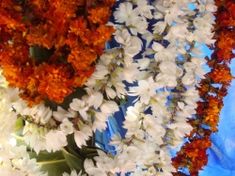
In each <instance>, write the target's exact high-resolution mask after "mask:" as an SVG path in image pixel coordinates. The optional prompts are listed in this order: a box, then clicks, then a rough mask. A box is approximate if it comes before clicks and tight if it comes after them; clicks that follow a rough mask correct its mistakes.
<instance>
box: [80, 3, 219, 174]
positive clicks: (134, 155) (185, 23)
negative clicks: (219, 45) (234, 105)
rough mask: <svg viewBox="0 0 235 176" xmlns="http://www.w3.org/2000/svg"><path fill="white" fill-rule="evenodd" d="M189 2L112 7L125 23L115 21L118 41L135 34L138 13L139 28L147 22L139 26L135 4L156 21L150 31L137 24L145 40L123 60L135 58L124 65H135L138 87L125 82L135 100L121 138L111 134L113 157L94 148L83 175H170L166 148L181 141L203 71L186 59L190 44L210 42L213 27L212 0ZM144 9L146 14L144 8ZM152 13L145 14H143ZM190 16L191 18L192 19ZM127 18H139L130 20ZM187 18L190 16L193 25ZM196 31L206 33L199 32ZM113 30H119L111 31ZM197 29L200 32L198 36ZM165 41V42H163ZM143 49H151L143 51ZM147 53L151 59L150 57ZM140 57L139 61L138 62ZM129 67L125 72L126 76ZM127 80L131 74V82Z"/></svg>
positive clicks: (191, 49) (197, 63) (189, 57)
mask: <svg viewBox="0 0 235 176" xmlns="http://www.w3.org/2000/svg"><path fill="white" fill-rule="evenodd" d="M189 3H192V2H191V1H190V2H189V1H187V2H179V1H177V2H174V3H173V2H172V3H170V2H166V1H157V2H156V3H155V4H151V3H147V2H145V3H143V1H136V2H135V3H134V2H133V3H130V2H123V3H121V4H120V5H119V7H118V9H117V11H116V12H114V17H115V19H117V22H120V23H122V25H123V23H124V25H125V26H124V27H123V26H121V27H122V29H123V28H124V30H122V31H121V32H120V33H121V35H119V36H118V37H117V36H116V40H117V41H118V42H122V43H121V44H123V43H124V42H125V41H130V40H131V39H129V36H130V35H133V36H135V35H136V31H134V32H133V30H134V29H136V28H137V27H135V26H134V25H136V24H138V22H139V21H141V20H140V19H141V18H142V19H143V20H142V23H141V22H139V23H141V24H142V25H141V27H143V26H145V29H147V27H149V25H150V24H147V25H144V24H145V22H146V21H147V22H148V20H144V16H143V14H142V13H141V12H140V10H139V9H145V14H151V12H153V14H154V15H155V16H154V18H155V19H161V20H160V21H158V22H156V23H155V24H154V30H153V31H151V33H152V34H151V33H150V31H147V30H146V31H145V32H143V30H142V28H141V31H139V33H138V32H137V35H138V36H141V37H140V38H141V39H142V41H145V42H146V43H144V44H143V48H144V49H143V50H144V53H139V55H141V56H139V57H137V58H136V59H134V60H131V58H128V56H126V59H128V60H130V61H129V62H134V63H136V60H137V63H138V64H139V65H138V66H137V67H134V68H133V66H132V67H131V68H130V69H129V70H130V71H131V72H133V70H134V69H135V68H139V71H141V76H142V77H139V78H138V79H137V84H138V86H136V84H134V85H132V86H131V87H129V95H131V96H136V103H135V104H134V105H133V106H130V107H128V109H127V112H126V116H125V121H124V123H123V126H124V128H125V129H127V132H126V135H125V138H124V139H121V137H120V136H118V135H116V136H114V137H113V140H112V141H111V144H113V145H115V147H116V152H117V153H116V155H115V156H110V155H106V154H105V153H103V152H101V151H100V152H98V154H99V156H98V157H95V158H94V159H95V163H93V161H92V160H85V163H84V164H85V165H84V167H85V170H86V172H87V173H88V174H89V175H115V173H119V174H121V175H124V174H125V173H128V174H130V175H171V172H173V171H174V168H173V167H172V165H171V160H170V157H171V156H170V151H169V147H175V146H177V144H180V143H182V141H183V136H184V135H185V134H189V133H190V130H191V129H192V127H191V126H190V125H188V124H187V123H186V121H187V118H191V117H192V116H193V114H195V113H196V112H195V108H196V106H197V101H198V100H199V95H198V92H197V91H196V89H195V85H196V84H197V83H198V81H199V79H200V78H202V77H203V75H204V72H203V70H202V68H201V66H202V64H203V60H200V59H199V58H192V55H193V54H192V53H194V55H196V54H197V53H198V51H196V48H195V43H196V42H206V44H212V43H213V42H214V40H212V36H213V35H212V34H211V33H210V31H211V29H212V27H213V26H212V24H213V15H212V12H213V11H214V10H215V7H214V5H213V1H210V2H206V3H204V2H197V3H195V9H194V10H190V9H189V8H188V4H189ZM203 7H204V8H203ZM147 9H148V10H149V11H148V12H149V13H147V12H146V11H147ZM136 13H137V15H136ZM123 14H126V15H123ZM176 14H177V15H176ZM136 16H137V17H136ZM152 17H153V16H151V15H148V16H146V18H147V19H148V18H150V19H151V18H152ZM195 17H197V18H196V19H194V18H195ZM133 19H134V20H135V19H139V21H138V22H136V21H135V23H133V22H132V20H133ZM192 20H195V21H194V24H192ZM204 20H206V21H207V23H208V21H209V24H208V25H207V26H206V27H205V26H203V27H202V24H203V23H204V22H205V21H204ZM119 26H120V24H119ZM150 26H151V25H150ZM193 26H194V27H195V28H196V29H194V28H193ZM126 27H127V28H128V30H126V29H125V28H126ZM133 28H134V29H133ZM136 30H137V31H138V28H137V29H136ZM202 30H204V31H206V32H205V33H202V32H201V31H202ZM128 31H129V32H128ZM118 32H119V30H117V32H116V33H118ZM197 34H200V37H199V36H198V35H197ZM203 34H204V35H205V36H204V37H201V36H202V35H203ZM152 36H154V37H152ZM121 37H122V38H121ZM203 39H205V40H203ZM166 41H167V42H169V43H168V44H166V43H165V42H166ZM147 48H150V49H151V50H150V51H148V49H147ZM124 51H125V49H124ZM146 51H148V52H146ZM152 54H154V58H152V57H151V55H152ZM179 55H180V56H179ZM141 57H142V58H144V60H143V59H141V61H140V62H138V61H139V60H138V58H141ZM130 71H129V75H132V74H131V72H130ZM134 71H135V72H134V73H135V74H134V75H139V74H138V70H136V69H135V70H134ZM143 78H144V79H143ZM133 80H134V79H133V78H132V79H131V83H132V82H133ZM127 82H129V79H127ZM143 153H144V156H143Z"/></svg>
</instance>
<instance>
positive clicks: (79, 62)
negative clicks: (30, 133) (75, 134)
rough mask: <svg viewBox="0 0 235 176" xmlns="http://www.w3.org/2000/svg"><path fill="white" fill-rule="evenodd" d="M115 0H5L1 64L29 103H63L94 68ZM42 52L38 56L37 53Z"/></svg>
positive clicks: (0, 10)
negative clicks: (44, 101)
mask: <svg viewBox="0 0 235 176" xmlns="http://www.w3.org/2000/svg"><path fill="white" fill-rule="evenodd" d="M114 2H115V0H102V1H100V0H69V1H68V0H30V1H24V0H1V1H0V66H1V68H2V70H3V74H4V76H5V77H6V79H7V81H8V82H9V86H12V87H17V88H19V89H20V90H21V97H22V98H24V99H25V100H27V101H28V104H29V105H33V104H35V103H39V102H40V101H42V100H45V99H49V100H51V101H54V102H56V103H62V102H63V100H64V98H65V97H66V96H68V95H69V94H71V93H72V92H73V91H74V89H76V88H77V87H81V86H82V85H83V84H84V82H85V81H86V80H87V78H88V77H89V76H90V75H91V74H92V73H93V71H94V64H95V61H96V59H97V57H98V56H100V55H101V54H102V52H103V49H104V46H105V43H106V41H107V40H109V39H110V38H111V35H112V33H113V32H114V29H113V28H112V27H111V26H107V25H106V23H107V22H108V19H109V16H110V14H111V7H112V6H113V4H114ZM37 55H38V56H37Z"/></svg>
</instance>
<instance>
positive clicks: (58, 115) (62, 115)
mask: <svg viewBox="0 0 235 176" xmlns="http://www.w3.org/2000/svg"><path fill="white" fill-rule="evenodd" d="M52 115H53V117H54V118H55V119H56V120H57V121H59V122H62V121H63V120H64V119H66V118H74V117H75V116H76V113H75V111H73V110H71V109H69V110H68V111H66V110H65V109H63V108H62V107H60V106H58V107H57V111H53V113H52Z"/></svg>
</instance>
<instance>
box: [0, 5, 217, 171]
mask: <svg viewBox="0 0 235 176" xmlns="http://www.w3.org/2000/svg"><path fill="white" fill-rule="evenodd" d="M102 2H103V3H102ZM102 2H101V1H99V0H88V1H84V0H74V1H71V2H67V1H65V0H64V1H63V0H56V1H41V0H33V1H30V2H28V1H27V2H26V1H17V2H16V1H11V0H3V1H1V4H0V15H1V16H0V34H1V35H0V36H1V42H0V44H1V48H0V50H1V53H0V65H1V68H2V72H3V74H2V76H1V83H2V84H1V89H0V92H1V101H0V103H1V105H2V106H1V108H2V109H1V115H0V124H1V125H0V130H1V132H2V131H3V132H4V133H0V141H2V142H3V143H2V144H1V145H0V151H1V152H0V154H1V155H0V156H1V157H2V155H3V156H4V152H5V150H8V146H10V144H8V142H9V139H11V140H12V139H17V141H14V140H13V141H14V142H13V143H14V147H15V148H16V149H17V151H16V155H17V157H15V155H13V156H11V157H2V158H3V159H0V167H1V168H2V169H4V171H5V173H9V172H16V173H17V172H19V173H21V174H22V175H27V174H28V175H29V174H31V175H36V176H44V175H47V173H45V172H48V175H53V174H54V175H56V174H57V175H56V176H58V175H63V176H68V175H71V176H77V175H79V176H81V175H90V176H92V175H95V176H105V175H109V176H110V175H116V174H121V175H125V174H127V173H128V174H130V175H137V176H138V175H141V176H142V175H164V176H168V175H172V172H176V170H175V169H174V167H173V165H172V163H171V154H170V150H171V149H172V148H173V149H174V148H176V147H177V146H178V145H179V144H181V143H182V142H183V140H184V136H185V135H187V134H189V133H190V131H191V130H192V129H193V128H192V126H191V125H193V124H189V123H187V120H188V119H189V118H190V119H193V118H194V116H195V114H196V111H195V109H196V108H197V105H198V104H197V102H198V101H199V93H200V92H199V91H198V90H196V85H198V83H199V81H200V79H201V78H204V74H205V72H204V71H203V69H202V65H203V64H204V62H205V61H204V60H203V58H201V56H200V52H202V51H201V49H200V48H198V47H197V45H198V44H200V43H205V44H207V45H211V44H213V42H214V40H213V39H212V37H213V33H211V31H212V28H213V18H214V17H213V14H212V13H213V12H214V11H215V9H216V8H215V5H214V1H213V0H207V1H200V0H196V1H195V0H184V1H177V0H173V1H168V0H158V1H148V0H135V1H128V0H122V1H117V2H116V6H115V10H114V13H113V18H114V19H113V20H111V21H112V22H109V23H108V26H107V25H106V22H107V20H108V18H109V15H110V8H111V6H112V5H113V3H114V1H113V0H105V1H102ZM28 3H29V4H28ZM14 14H15V15H14ZM23 17H24V18H26V17H27V18H26V19H24V18H23ZM38 18H39V19H38ZM62 19H64V20H62ZM22 21H26V22H22ZM59 26H60V27H61V28H59ZM111 26H112V27H111ZM114 29H115V31H116V32H115V33H114V34H113V35H114V40H113V42H115V46H116V47H115V48H113V49H106V51H105V52H104V53H103V54H102V52H103V48H104V43H105V42H106V41H107V40H108V39H109V38H110V37H111V33H112V32H113V31H114ZM43 31H44V32H45V31H48V32H49V33H41V32H43ZM4 36H6V38H4ZM13 39H14V40H13ZM11 49H12V50H11ZM37 52H40V53H46V60H43V59H45V58H40V57H41V55H40V57H38V56H37ZM51 52H52V53H53V54H51ZM23 56H26V57H23ZM29 56H30V57H29ZM97 56H100V57H99V59H98V60H97V61H96V59H97V58H98V57H97ZM32 58H33V59H34V60H33V59H32ZM24 59H26V60H24ZM41 59H42V60H41ZM16 61H17V62H16ZM94 64H95V65H94ZM27 69H33V71H27ZM37 70H40V71H39V72H40V74H39V73H38V72H37ZM71 70H72V72H71ZM41 71H42V72H41ZM34 73H35V74H34ZM38 75H39V76H38ZM83 76H84V77H83ZM26 78H27V79H26ZM67 78H68V79H67ZM28 86H29V87H28ZM81 86H82V87H81ZM78 87H79V88H78ZM75 88H76V90H77V91H75V92H74V89H75ZM72 92H74V93H73V94H71V93H72ZM69 94H71V95H70V96H69V97H67V96H68V95H69ZM128 96H130V97H134V98H135V101H134V102H132V105H131V106H130V107H128V109H127V111H126V115H125V121H124V122H123V127H124V128H125V129H126V130H127V132H126V134H125V138H121V137H120V136H119V135H118V134H117V135H115V136H113V138H112V140H111V143H110V144H111V145H113V146H115V152H116V154H115V155H111V154H109V153H105V152H103V151H101V150H100V149H97V148H95V147H94V144H93V141H92V140H93V135H94V133H95V132H96V130H99V131H102V130H104V129H106V127H107V123H106V122H107V121H108V118H109V117H110V116H112V115H113V114H114V113H115V112H117V111H118V110H119V105H121V103H122V102H123V101H124V100H126V99H127V97H128ZM22 98H23V99H22ZM48 99H49V101H48ZM25 100H26V101H25ZM62 101H64V102H66V103H62V104H61V102H62ZM199 107H200V106H199ZM199 107H198V108H199ZM198 108H197V109H198ZM4 114H7V119H8V120H6V117H5V116H4ZM192 121H193V120H192ZM12 133H14V134H12ZM12 135H13V136H12ZM11 140H10V141H11ZM6 141H7V142H6ZM5 143H6V144H5ZM15 143H16V144H15ZM21 144H23V145H27V148H24V149H23V148H20V146H18V145H21ZM15 145H16V146H15ZM86 145H88V146H86ZM10 149H12V148H11V147H9V150H10ZM21 150H22V151H23V150H24V152H22V153H20V151H21ZM18 151H19V152H18ZM6 153H7V152H6ZM143 153H144V155H143ZM23 155H25V160H24V157H23ZM5 158H6V159H5ZM30 158H36V159H37V162H35V160H32V159H30ZM42 158H44V159H45V158H49V159H51V160H49V161H44V160H42ZM24 161H25V162H26V163H30V164H31V165H32V168H31V169H32V170H31V169H29V170H27V169H25V167H27V166H28V165H24V164H23V162H24ZM18 163H20V164H18ZM30 164H29V165H30ZM37 165H39V166H40V168H41V170H42V171H45V172H42V171H40V170H39V168H38V166H37ZM24 166H25V167H24ZM51 166H54V167H53V168H52V167H51ZM62 166H63V167H62ZM33 168H35V169H33ZM55 168H56V169H55ZM31 171H32V173H31ZM33 171H35V172H33ZM64 172H66V173H64ZM70 172H71V173H70ZM69 173H70V174H69Z"/></svg>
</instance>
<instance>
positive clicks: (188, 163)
mask: <svg viewBox="0 0 235 176" xmlns="http://www.w3.org/2000/svg"><path fill="white" fill-rule="evenodd" d="M216 5H217V7H218V9H217V13H216V14H215V15H216V25H215V38H216V43H215V47H214V52H213V54H212V56H211V58H210V59H209V58H207V60H208V65H209V67H210V68H211V71H210V72H209V73H208V74H207V75H206V78H205V79H203V80H202V81H201V83H200V87H199V88H198V90H199V93H200V97H201V99H202V101H199V102H198V107H197V116H196V118H195V119H192V120H190V121H189V123H190V124H191V125H192V126H193V128H194V129H193V131H192V132H191V134H190V135H189V136H188V142H186V143H185V144H184V146H183V147H182V148H181V150H180V151H179V152H178V153H177V156H176V157H175V158H173V159H172V162H173V165H174V166H175V167H176V168H177V169H178V170H179V169H181V168H187V169H188V171H189V173H190V176H197V175H198V172H199V170H201V169H202V168H203V166H205V165H206V164H207V160H208V158H207V154H206V150H207V149H208V148H209V147H210V146H211V141H210V135H211V133H212V132H216V131H217V130H218V129H217V126H218V121H219V113H220V111H221V109H222V107H223V97H224V96H225V95H226V94H227V89H228V87H229V85H230V83H231V81H232V78H233V77H232V75H231V72H230V68H229V62H230V61H231V59H232V58H234V56H235V55H234V53H233V49H235V1H234V0H216ZM174 175H175V176H180V175H187V174H185V173H184V172H181V171H180V170H179V171H178V172H177V173H174Z"/></svg>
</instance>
